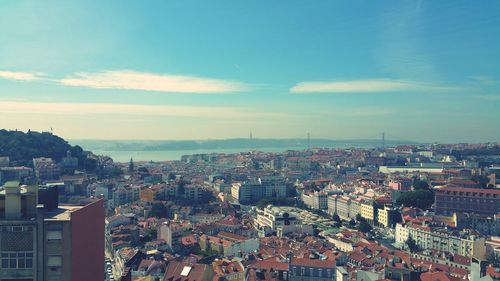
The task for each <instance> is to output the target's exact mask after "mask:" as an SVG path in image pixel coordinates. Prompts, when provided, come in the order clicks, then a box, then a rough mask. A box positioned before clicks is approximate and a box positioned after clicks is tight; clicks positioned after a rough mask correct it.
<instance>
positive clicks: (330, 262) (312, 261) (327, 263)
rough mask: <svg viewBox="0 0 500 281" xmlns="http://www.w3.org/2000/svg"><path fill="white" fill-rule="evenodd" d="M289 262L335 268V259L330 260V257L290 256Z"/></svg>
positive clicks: (297, 264)
mask: <svg viewBox="0 0 500 281" xmlns="http://www.w3.org/2000/svg"><path fill="white" fill-rule="evenodd" d="M290 264H291V265H296V266H308V267H323V268H335V260H330V259H327V260H319V259H309V258H295V257H292V258H291V261H290Z"/></svg>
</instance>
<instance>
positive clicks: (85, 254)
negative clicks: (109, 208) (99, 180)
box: [0, 182, 104, 281]
mask: <svg viewBox="0 0 500 281" xmlns="http://www.w3.org/2000/svg"><path fill="white" fill-rule="evenodd" d="M38 203H41V204H38ZM103 261H104V206H103V201H102V200H91V201H90V202H89V203H88V204H86V205H82V206H76V205H58V202H57V190H56V189H55V188H49V189H41V190H38V188H37V187H36V186H20V185H19V182H7V183H6V184H5V185H4V186H3V187H2V188H0V281H7V280H8V281H11V280H16V281H19V280H22V281H38V280H40V281H41V280H73V281H75V280H78V281H79V280H82V281H83V280H102V279H103V274H104V272H103V271H104V266H103Z"/></svg>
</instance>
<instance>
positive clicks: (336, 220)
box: [332, 213, 341, 222]
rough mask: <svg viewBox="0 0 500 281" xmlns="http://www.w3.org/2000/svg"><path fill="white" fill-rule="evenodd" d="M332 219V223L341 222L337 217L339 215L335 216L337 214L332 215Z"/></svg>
mask: <svg viewBox="0 0 500 281" xmlns="http://www.w3.org/2000/svg"><path fill="white" fill-rule="evenodd" d="M332 219H333V221H334V222H341V220H340V217H339V215H337V213H335V214H333V217H332Z"/></svg>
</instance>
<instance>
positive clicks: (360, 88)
mask: <svg viewBox="0 0 500 281" xmlns="http://www.w3.org/2000/svg"><path fill="white" fill-rule="evenodd" d="M453 89H456V88H453V87H446V86H441V85H435V84H430V83H423V82H415V81H407V80H393V79H365V80H345V81H306V82H300V83H297V84H296V85H295V86H293V87H292V88H290V92H291V93H376V92H395V91H446V90H453Z"/></svg>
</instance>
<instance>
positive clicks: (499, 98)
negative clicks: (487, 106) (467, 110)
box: [476, 95, 500, 101]
mask: <svg viewBox="0 0 500 281" xmlns="http://www.w3.org/2000/svg"><path fill="white" fill-rule="evenodd" d="M476 97H477V98H479V99H483V100H488V101H500V95H478V96H476Z"/></svg>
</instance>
